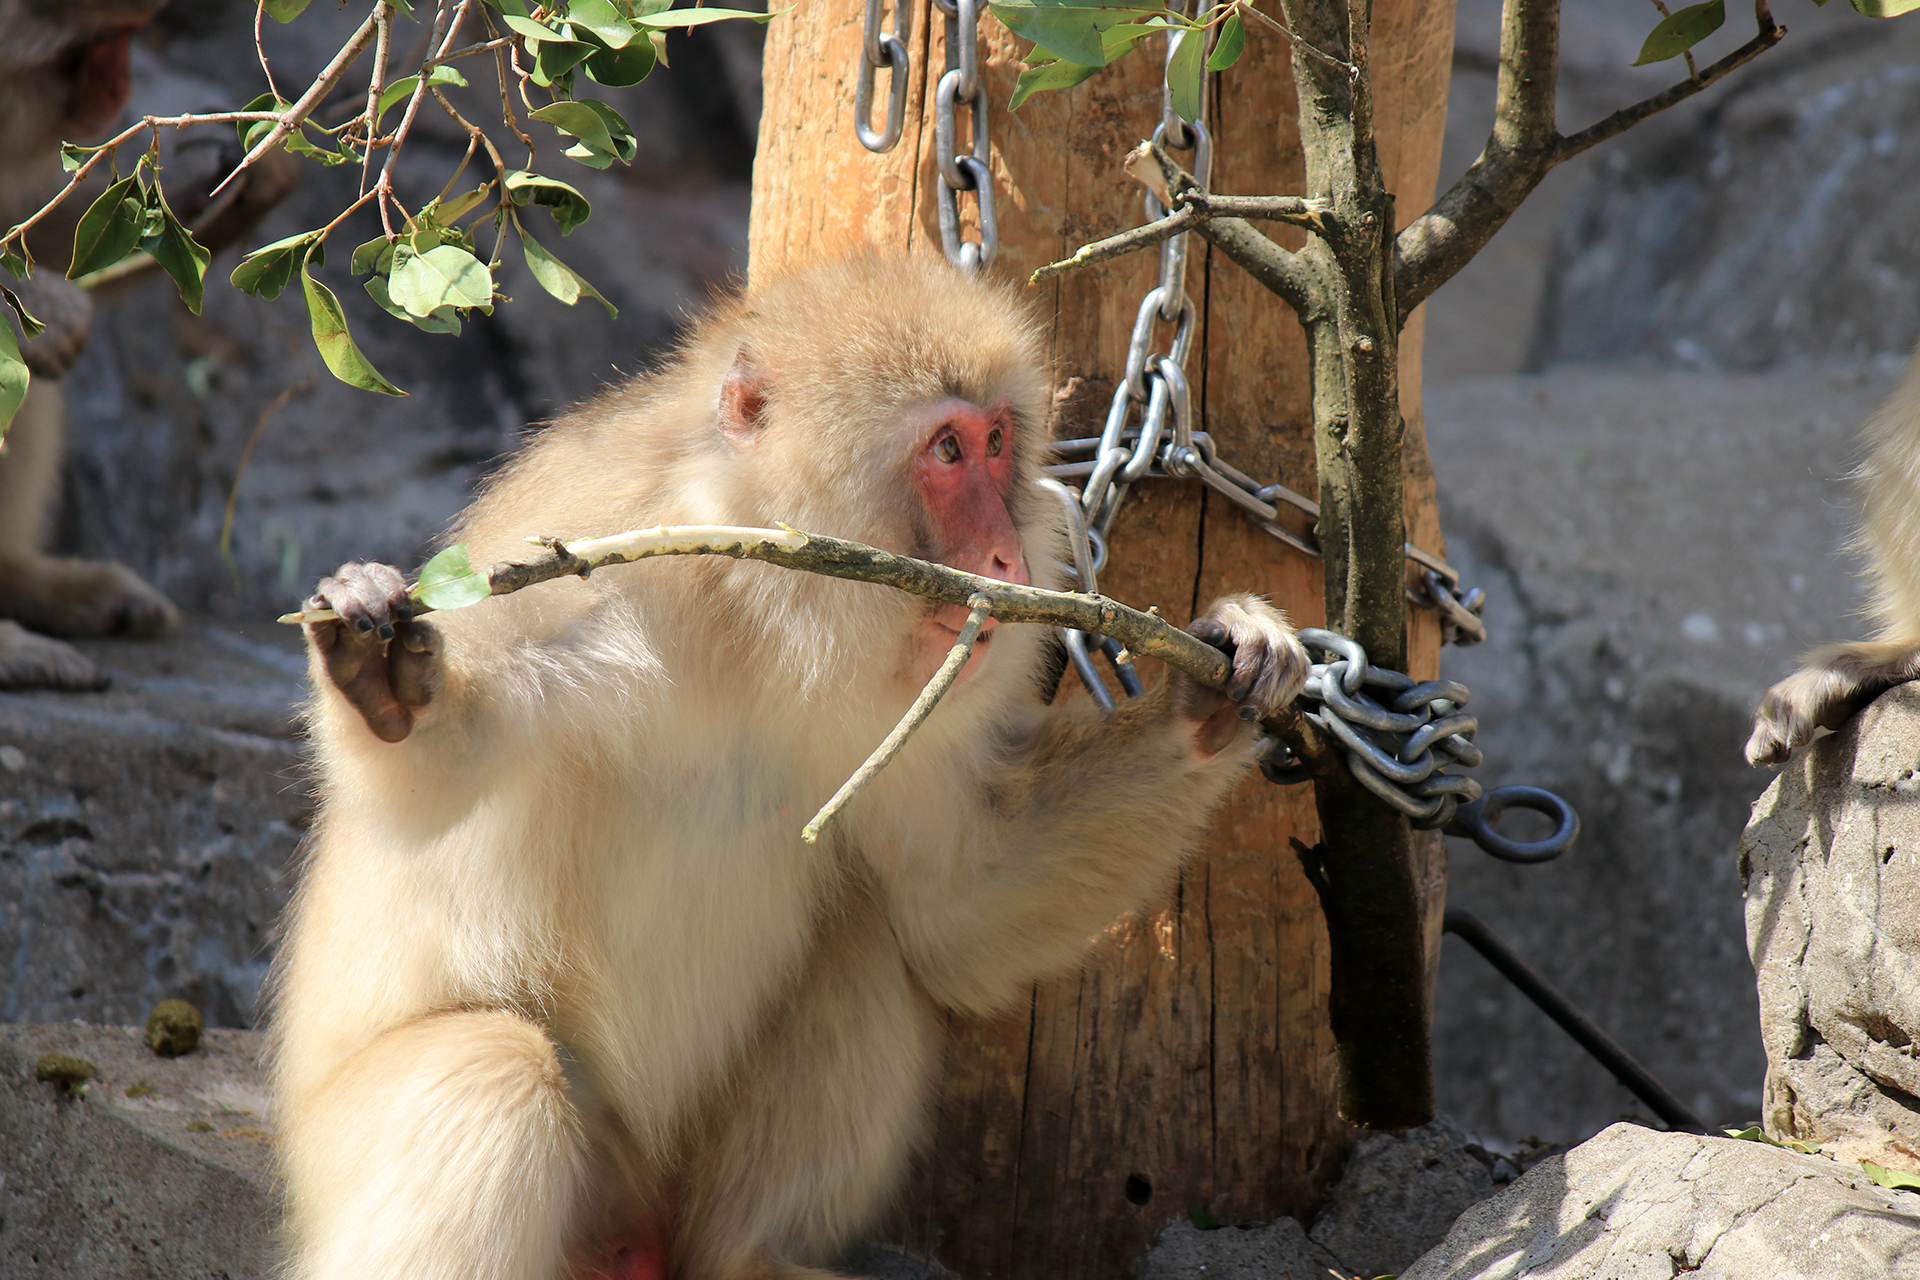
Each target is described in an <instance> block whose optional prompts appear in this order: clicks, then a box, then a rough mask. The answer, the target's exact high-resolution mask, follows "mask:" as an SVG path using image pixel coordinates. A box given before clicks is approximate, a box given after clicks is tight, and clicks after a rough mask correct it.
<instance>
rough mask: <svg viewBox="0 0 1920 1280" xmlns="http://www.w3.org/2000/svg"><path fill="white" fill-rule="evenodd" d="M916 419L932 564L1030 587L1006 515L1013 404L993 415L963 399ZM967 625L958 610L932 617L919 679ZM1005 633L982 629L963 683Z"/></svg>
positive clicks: (922, 632)
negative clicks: (996, 635) (997, 634)
mask: <svg viewBox="0 0 1920 1280" xmlns="http://www.w3.org/2000/svg"><path fill="white" fill-rule="evenodd" d="M917 416H918V418H919V422H918V423H916V424H914V425H916V426H918V427H919V430H918V432H917V435H918V437H919V438H920V439H921V440H922V441H923V443H921V445H920V447H919V448H918V449H917V450H916V451H915V453H914V457H913V481H912V485H913V489H914V491H915V493H916V494H917V495H918V496H919V499H920V505H921V507H922V509H923V510H924V511H925V513H926V525H927V529H928V532H929V535H930V539H931V541H932V543H933V545H932V547H930V548H929V550H930V551H931V553H932V557H931V558H933V559H936V560H939V561H940V562H941V563H943V564H949V565H952V566H953V567H954V568H956V569H964V570H965V571H966V572H968V573H977V574H979V575H981V576H982V577H986V578H997V579H999V580H1000V581H1002V582H1015V583H1019V584H1021V585H1022V586H1024V585H1026V584H1027V583H1029V582H1031V581H1032V578H1031V576H1030V575H1029V574H1028V572H1027V557H1026V548H1025V546H1024V544H1023V542H1022V539H1021V537H1020V530H1019V529H1018V528H1017V527H1016V526H1015V525H1014V522H1013V517H1012V516H1011V515H1010V514H1009V513H1008V511H1007V498H1008V495H1009V494H1010V493H1011V492H1012V489H1013V483H1014V478H1015V469H1014V455H1015V445H1016V443H1017V441H1016V438H1015V432H1016V431H1017V430H1018V427H1019V422H1018V419H1017V418H1016V417H1015V415H1014V413H1013V410H1012V406H1011V405H1010V403H1009V402H1008V400H1007V399H1006V397H1004V396H1003V397H1001V398H999V399H998V400H996V401H995V402H994V403H993V404H991V405H988V406H986V407H982V406H980V405H976V404H973V403H972V402H970V401H967V400H961V399H959V398H957V397H956V398H953V399H949V400H945V401H942V402H941V403H939V404H937V405H935V406H933V408H932V409H931V410H930V411H928V412H926V413H925V414H923V415H917ZM966 620H967V609H966V606H964V605H957V604H949V605H939V606H936V607H935V608H934V609H933V610H932V611H931V612H930V613H929V614H928V615H927V618H926V620H925V621H924V622H922V623H921V624H920V627H919V628H918V630H917V631H916V633H915V637H914V639H915V646H914V648H915V654H914V657H915V663H914V665H915V668H916V674H920V675H924V676H928V677H930V676H931V675H932V673H933V670H934V669H935V668H937V667H938V666H939V665H940V662H941V661H942V659H943V658H944V657H945V656H946V653H947V651H948V650H949V649H951V648H952V647H953V642H954V640H955V639H956V638H957V637H958V636H959V634H960V628H961V627H962V626H963V625H964V624H965V623H966ZM998 626H999V623H998V622H996V621H995V620H993V619H991V618H989V619H988V620H987V622H986V625H985V626H983V627H982V628H981V630H980V638H979V640H978V641H977V642H976V643H975V645H974V649H973V656H972V657H971V658H969V659H968V660H967V665H966V666H965V667H963V668H961V671H960V677H961V679H965V678H966V677H967V676H968V675H969V674H970V673H971V672H972V671H973V670H975V669H977V668H978V667H979V665H980V664H981V663H982V662H984V661H985V659H986V655H987V652H988V650H989V649H990V648H991V646H992V643H993V633H994V631H995V629H996V628H997V627H998Z"/></svg>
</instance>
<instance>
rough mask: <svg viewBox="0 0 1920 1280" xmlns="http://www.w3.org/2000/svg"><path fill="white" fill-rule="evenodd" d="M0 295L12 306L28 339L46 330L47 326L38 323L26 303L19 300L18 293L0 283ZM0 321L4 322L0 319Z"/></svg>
mask: <svg viewBox="0 0 1920 1280" xmlns="http://www.w3.org/2000/svg"><path fill="white" fill-rule="evenodd" d="M0 296H4V297H5V298H6V300H7V305H8V306H10V307H12V308H13V314H15V315H16V316H19V317H20V331H21V332H22V333H24V334H26V335H27V337H28V338H29V339H33V338H37V337H39V336H40V335H41V334H43V333H45V332H46V331H47V326H46V325H44V324H42V323H40V321H39V320H38V319H37V318H35V316H34V314H33V312H31V311H29V310H27V304H26V303H24V302H22V301H20V295H19V294H17V293H15V292H14V291H13V290H11V289H9V288H7V287H6V286H5V285H0ZM0 323H5V322H4V321H0Z"/></svg>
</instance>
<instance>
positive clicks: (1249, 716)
mask: <svg viewBox="0 0 1920 1280" xmlns="http://www.w3.org/2000/svg"><path fill="white" fill-rule="evenodd" d="M1237 714H1238V715H1239V717H1240V718H1241V719H1242V720H1245V721H1246V722H1247V723H1248V724H1252V723H1253V722H1254V721H1256V720H1258V719H1259V718H1260V709H1259V708H1258V707H1242V708H1240V710H1239V712H1238V713H1237Z"/></svg>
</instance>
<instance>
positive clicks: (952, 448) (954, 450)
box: [933, 436, 960, 462]
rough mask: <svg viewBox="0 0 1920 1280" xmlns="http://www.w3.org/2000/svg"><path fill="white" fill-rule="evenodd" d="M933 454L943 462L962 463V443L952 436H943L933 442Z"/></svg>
mask: <svg viewBox="0 0 1920 1280" xmlns="http://www.w3.org/2000/svg"><path fill="white" fill-rule="evenodd" d="M933 454H934V456H935V457H936V458H938V459H940V461H942V462H958V461H960V442H959V441H958V440H956V439H954V438H953V437H952V436H941V437H940V438H939V439H938V440H935V441H934V442H933Z"/></svg>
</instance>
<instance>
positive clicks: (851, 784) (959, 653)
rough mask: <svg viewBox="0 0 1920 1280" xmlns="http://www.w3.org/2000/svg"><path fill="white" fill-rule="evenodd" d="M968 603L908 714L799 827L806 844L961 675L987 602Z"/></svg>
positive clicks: (978, 598)
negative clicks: (957, 629) (955, 635)
mask: <svg viewBox="0 0 1920 1280" xmlns="http://www.w3.org/2000/svg"><path fill="white" fill-rule="evenodd" d="M969 604H970V606H971V608H970V612H968V614H967V621H966V623H965V624H964V625H963V626H962V627H961V628H960V636H959V638H958V639H956V640H955V641H954V642H953V648H951V649H949V650H948V651H947V658H946V661H945V662H942V663H941V664H940V669H939V670H938V671H936V672H934V673H933V679H931V680H929V681H927V687H926V688H924V689H922V690H921V691H920V696H919V697H917V698H915V699H914V700H913V705H912V706H910V707H908V708H907V714H905V715H904V716H901V717H900V723H899V724H897V725H895V726H893V732H892V733H889V734H888V735H887V736H886V738H885V739H884V740H882V742H881V743H880V745H879V746H877V747H875V748H874V749H873V754H872V755H870V756H868V757H867V759H866V762H865V763H864V764H862V765H861V766H860V767H859V768H858V769H855V770H854V771H853V776H852V777H851V778H848V779H847V780H846V781H845V782H843V783H841V784H840V789H839V790H838V791H836V792H834V793H833V798H832V799H830V800H828V801H827V802H826V803H825V804H823V805H821V806H820V812H818V813H816V814H814V815H813V821H812V822H809V823H808V824H807V825H806V826H805V827H803V828H801V830H800V838H801V839H802V840H805V841H806V842H807V843H808V844H817V843H819V841H820V833H821V832H822V831H825V830H826V829H827V828H828V827H830V826H832V825H833V821H834V819H836V818H838V817H839V816H840V811H841V810H842V809H844V808H846V807H847V802H848V801H849V800H851V799H853V798H854V797H855V796H857V795H859V794H860V792H861V791H862V790H863V789H865V787H866V785H867V784H868V783H869V782H872V781H873V780H874V778H875V777H877V776H879V773H880V771H881V770H882V769H884V768H886V767H887V765H888V763H889V762H891V761H892V759H893V758H894V757H895V756H896V755H898V754H900V748H901V747H903V746H905V745H906V743H907V739H908V737H910V736H911V735H912V733H913V731H914V730H915V729H918V728H919V727H920V726H921V724H922V723H924V722H925V720H926V718H927V717H928V716H929V715H931V714H932V713H933V709H934V707H935V706H937V705H938V704H939V702H940V699H942V698H944V697H945V696H946V694H947V690H949V689H951V688H953V682H954V681H955V680H957V679H959V678H960V668H962V667H964V666H966V665H967V659H968V658H970V657H972V656H973V642H974V641H975V640H977V639H979V638H980V628H981V627H982V626H984V625H986V621H987V602H986V600H985V598H984V597H981V596H977V595H976V596H975V597H974V598H973V599H972V600H971V601H969Z"/></svg>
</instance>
